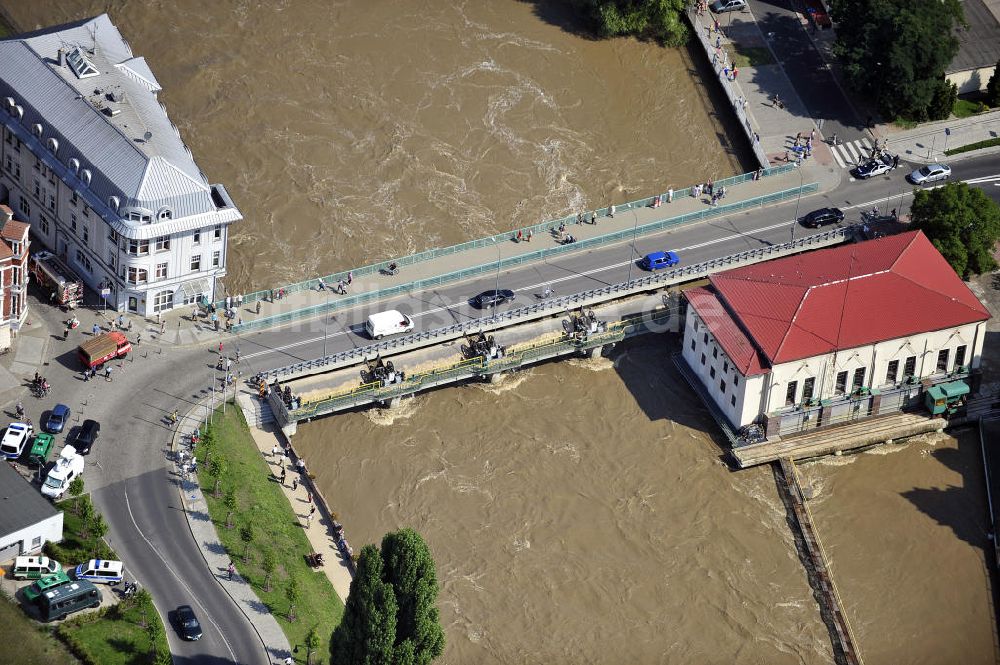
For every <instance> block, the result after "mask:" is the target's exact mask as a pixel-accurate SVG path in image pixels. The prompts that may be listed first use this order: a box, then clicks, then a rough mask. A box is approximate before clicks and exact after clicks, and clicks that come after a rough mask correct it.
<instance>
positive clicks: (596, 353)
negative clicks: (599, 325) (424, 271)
mask: <svg viewBox="0 0 1000 665" xmlns="http://www.w3.org/2000/svg"><path fill="white" fill-rule="evenodd" d="M608 346H610V345H608ZM603 353H604V345H602V346H592V347H590V348H589V349H580V355H581V356H583V357H584V358H600V357H601V355H602V354H603Z"/></svg>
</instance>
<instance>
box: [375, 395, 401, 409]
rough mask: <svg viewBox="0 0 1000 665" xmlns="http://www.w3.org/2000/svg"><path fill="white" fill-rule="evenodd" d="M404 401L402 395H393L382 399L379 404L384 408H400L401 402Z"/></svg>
mask: <svg viewBox="0 0 1000 665" xmlns="http://www.w3.org/2000/svg"><path fill="white" fill-rule="evenodd" d="M402 401H403V398H402V397H391V398H389V399H385V400H382V401H381V402H379V405H380V406H381V407H382V408H383V409H398V408H399V405H400V403H401V402H402Z"/></svg>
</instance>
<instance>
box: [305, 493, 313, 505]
mask: <svg viewBox="0 0 1000 665" xmlns="http://www.w3.org/2000/svg"><path fill="white" fill-rule="evenodd" d="M312 502H313V493H312V492H311V491H309V492H306V503H312Z"/></svg>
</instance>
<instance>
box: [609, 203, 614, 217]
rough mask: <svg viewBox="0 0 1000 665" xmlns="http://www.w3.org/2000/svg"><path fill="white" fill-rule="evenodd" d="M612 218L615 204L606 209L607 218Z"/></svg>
mask: <svg viewBox="0 0 1000 665" xmlns="http://www.w3.org/2000/svg"><path fill="white" fill-rule="evenodd" d="M614 216H615V204H614V203H612V204H611V206H610V207H609V208H608V217H611V218H614Z"/></svg>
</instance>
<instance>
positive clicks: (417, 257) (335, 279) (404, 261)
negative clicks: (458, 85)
mask: <svg viewBox="0 0 1000 665" xmlns="http://www.w3.org/2000/svg"><path fill="white" fill-rule="evenodd" d="M794 168H795V165H794V164H782V165H781V166H772V167H766V168H764V169H763V170H762V173H761V176H762V177H767V176H772V175H779V174H782V173H787V172H788V171H790V170H792V169H794ZM755 177H756V173H743V174H740V175H735V176H732V177H729V178H724V179H722V180H719V181H717V182H715V183H714V184H715V186H716V187H730V186H732V185H738V184H740V183H742V182H747V181H750V180H753V179H754V178H755ZM691 191H692V188H691V187H687V188H685V189H677V190H674V198H677V199H679V198H681V197H684V196H690V195H691ZM657 197H659V198H660V200H662V201H665V200H666V198H667V192H662V193H660V194H655V195H653V196H647V197H646V198H644V199H639V200H637V201H630V202H628V203H623V204H622V205H616V206H615V210H616V211H617V212H624V211H627V210H633V209H635V208H646V207H649V206H651V205H653V202H654V200H655V199H656V198H657ZM726 208H727V206H718V207H717V208H714V209H710V210H713V211H714V212H713V213H712V214H721V213H720V211H721V210H724V209H726ZM593 210H594V212H595V214H597V215H598V216H599V217H604V216H606V215H607V212H608V209H607V208H606V207H605V208H594V209H593ZM574 222H576V216H575V215H568V216H566V217H562V218H559V219H554V220H550V221H548V222H542V223H540V224H535V225H534V226H525V227H521V228H520V229H516V230H514V231H512V232H511V231H508V232H504V233H498V234H497V235H493V236H489V237H487V238H480V239H478V240H470V241H468V242H463V243H460V244H458V245H451V246H449V247H438V248H434V249H428V250H425V251H423V252H418V253H416V254H411V255H409V256H404V257H401V258H396V259H389V260H386V261H381V262H379V263H372V264H370V265H367V266H362V267H360V268H353V269H351V270H343V271H341V272H338V273H333V274H332V275H327V276H325V277H317V278H314V279H308V280H305V281H304V282H296V283H295V284H288V285H287V286H283V287H280V290H283V291H284V292H285V293H294V292H296V291H307V290H309V289H315V288H318V287H319V284H320V282H321V281H322V282H323V283H325V284H337V283H339V282H340V280H345V281H346V280H347V273H348V272H351V273H353V275H354V277H362V276H364V275H372V274H378V273H379V272H381V271H382V270H383V269H385V268H387V267H388V266H389V264H390V263H395V264H397V265H399V266H409V265H413V264H415V263H421V262H423V261H428V260H430V259H434V258H437V257H439V256H449V255H451V254H457V253H459V252H464V251H467V250H470V249H477V248H479V247H491V246H494V245H496V244H497V243H500V242H509V241H510V240H511V238H512V237H516V233H517V231H518V230H520V231H521V232H522V233H527V232H528V231H529V230H530V231H531V232H532V233H533V234H538V233H548V232H550V231H552V230H553V229H556V228H558V227H559V225H560V224H567V225H569V224H572V223H574ZM645 228H646V227H645V226H640V227H639V233H640V234H641V233H643V232H644V231H643V229H645ZM646 232H648V231H646ZM629 233H631V231H630V232H629ZM605 242H607V241H605ZM598 244H599V243H598ZM579 245H580V243H574V247H576V248H579ZM492 266H493V268H494V269H495V268H496V263H493V264H492ZM276 290H279V289H265V290H263V291H254V292H253V293H246V294H243V302H244V303H252V302H256V301H257V300H269V299H270V297H271V294H273V293H274V292H275V291H276ZM225 304H226V302H225V299H223V300H220V301H218V302H216V303H215V306H216V307H217V308H222V307H225ZM244 325H247V324H244Z"/></svg>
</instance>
